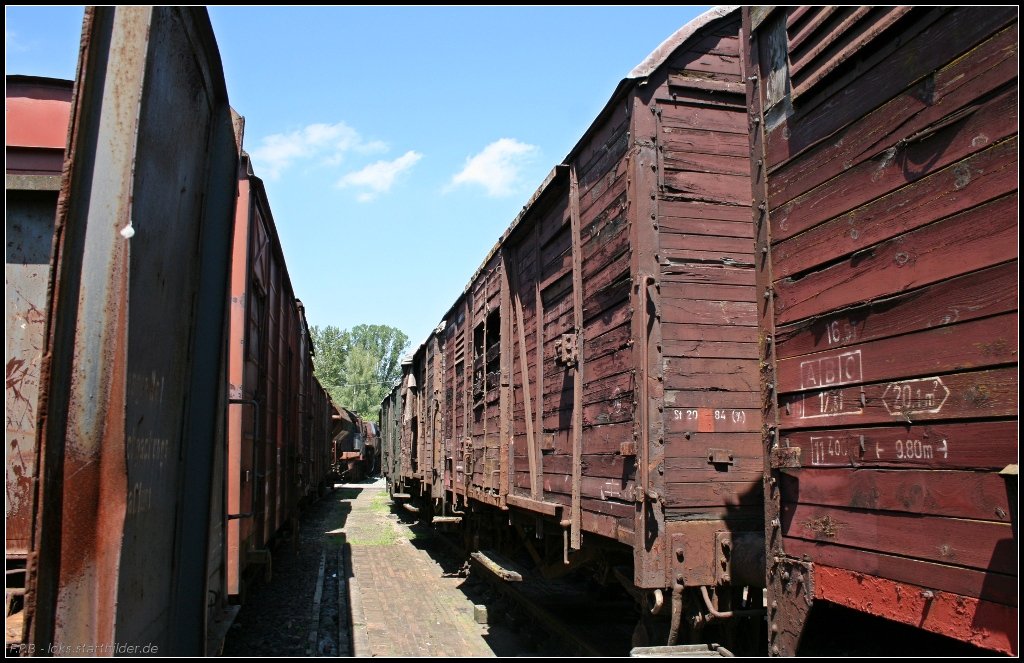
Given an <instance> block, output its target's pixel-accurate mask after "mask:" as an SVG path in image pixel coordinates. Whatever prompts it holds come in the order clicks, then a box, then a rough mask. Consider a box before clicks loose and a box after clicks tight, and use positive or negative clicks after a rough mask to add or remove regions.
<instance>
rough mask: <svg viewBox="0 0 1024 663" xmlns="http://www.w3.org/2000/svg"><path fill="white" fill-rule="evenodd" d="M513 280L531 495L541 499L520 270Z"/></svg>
mask: <svg viewBox="0 0 1024 663" xmlns="http://www.w3.org/2000/svg"><path fill="white" fill-rule="evenodd" d="M511 282H512V285H513V292H512V302H513V306H514V308H515V314H516V331H517V333H518V339H517V340H518V342H519V368H520V371H521V372H522V374H523V407H524V419H525V424H524V427H525V428H526V455H527V457H528V458H529V460H530V497H531V498H533V499H535V500H539V499H541V494H540V486H539V485H538V479H539V478H540V472H539V471H538V469H539V465H538V463H537V461H538V459H537V455H538V454H537V444H536V441H535V440H534V437H533V426H532V425H531V421H530V420H531V419H532V418H533V415H532V409H531V407H530V406H531V398H530V369H529V366H528V365H527V359H526V331H525V325H524V324H523V298H522V297H521V296H520V292H519V290H520V282H519V270H516V271H514V272H512V278H511ZM513 386H514V385H513Z"/></svg>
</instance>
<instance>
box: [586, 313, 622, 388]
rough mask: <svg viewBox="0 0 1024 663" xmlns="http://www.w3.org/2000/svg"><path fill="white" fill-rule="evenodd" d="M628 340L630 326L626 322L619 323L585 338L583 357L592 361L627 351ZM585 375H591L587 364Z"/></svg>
mask: <svg viewBox="0 0 1024 663" xmlns="http://www.w3.org/2000/svg"><path fill="white" fill-rule="evenodd" d="M629 340H630V328H629V325H627V324H623V325H619V326H618V327H615V328H613V329H610V330H608V331H606V332H604V333H602V334H601V335H599V336H596V337H594V338H587V342H586V343H585V344H584V345H583V359H584V360H585V361H587V362H592V361H594V360H596V359H598V358H601V357H604V356H605V355H609V354H612V353H615V352H621V351H627V350H628V348H629ZM587 375H588V376H589V375H593V373H592V372H591V369H590V367H589V366H588V368H587Z"/></svg>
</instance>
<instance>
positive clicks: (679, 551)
mask: <svg viewBox="0 0 1024 663" xmlns="http://www.w3.org/2000/svg"><path fill="white" fill-rule="evenodd" d="M676 559H678V560H679V561H680V562H681V561H683V549H682V548H676Z"/></svg>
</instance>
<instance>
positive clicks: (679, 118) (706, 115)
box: [662, 76, 747, 135]
mask: <svg viewBox="0 0 1024 663" xmlns="http://www.w3.org/2000/svg"><path fill="white" fill-rule="evenodd" d="M738 79H739V76H737V80H738ZM662 127H663V129H662V130H663V131H665V132H666V133H669V132H672V131H674V130H675V129H702V130H704V131H715V132H722V133H733V134H743V135H746V133H747V121H746V113H737V112H736V111H733V110H725V109H717V108H698V107H693V106H678V107H676V108H675V109H674V112H673V113H672V114H671V115H667V116H663V118H662Z"/></svg>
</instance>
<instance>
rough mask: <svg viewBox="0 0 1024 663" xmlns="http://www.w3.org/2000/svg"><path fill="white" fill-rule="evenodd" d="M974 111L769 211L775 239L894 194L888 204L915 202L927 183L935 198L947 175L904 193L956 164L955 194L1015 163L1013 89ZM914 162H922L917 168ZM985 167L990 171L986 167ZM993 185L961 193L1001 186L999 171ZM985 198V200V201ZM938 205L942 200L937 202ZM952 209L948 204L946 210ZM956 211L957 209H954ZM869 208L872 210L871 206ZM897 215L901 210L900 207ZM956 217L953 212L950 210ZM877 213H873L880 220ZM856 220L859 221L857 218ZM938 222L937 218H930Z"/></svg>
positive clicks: (946, 182)
mask: <svg viewBox="0 0 1024 663" xmlns="http://www.w3.org/2000/svg"><path fill="white" fill-rule="evenodd" d="M972 110H973V112H970V113H967V114H965V115H963V116H962V117H959V118H955V119H953V120H951V121H950V124H948V125H945V126H941V127H939V128H938V129H937V130H936V131H935V132H934V133H930V134H929V133H926V134H924V136H923V137H922V138H920V139H918V140H913V141H908V142H906V143H901V144H900V145H898V146H896V147H892V148H890V149H889V150H886V151H884V152H882V153H880V154H877V155H875V156H874V157H872V158H871V159H868V160H865V161H862V162H861V163H860V164H858V165H856V166H853V167H851V168H849V169H847V170H846V171H844V172H843V173H842V175H840V176H838V177H835V178H833V179H831V180H829V181H827V182H825V183H824V184H822V185H821V186H819V187H817V188H815V189H813V190H811V191H809V192H807V193H805V194H803V195H801V196H800V197H798V198H796V199H794V200H792V201H790V202H788V203H786V204H784V205H781V206H777V207H773V209H772V212H771V224H772V237H773V240H774V241H776V242H781V241H782V240H784V239H787V238H789V237H791V236H793V235H795V234H797V233H799V232H802V231H804V230H806V229H808V228H812V227H814V226H816V225H817V224H819V223H822V222H823V221H826V220H828V219H830V218H833V217H836V216H839V215H842V214H847V213H849V212H850V211H852V210H855V209H856V208H858V207H860V206H861V205H866V204H867V203H869V202H870V201H872V200H875V199H877V198H880V197H884V196H892V197H890V198H889V203H890V204H892V203H900V204H901V205H902V204H903V203H902V198H903V197H907V198H910V199H911V201H913V200H915V198H914V195H915V194H918V193H919V192H920V191H921V190H922V188H923V190H924V192H925V195H927V193H928V191H929V189H928V188H927V187H928V186H929V184H930V185H931V186H935V187H937V189H936V190H935V191H934V193H935V194H938V193H940V192H941V191H943V190H945V191H948V190H950V187H949V184H948V182H949V180H950V178H949V177H948V173H947V176H946V177H939V178H935V181H933V182H931V183H928V184H922V185H921V186H919V187H914V188H912V189H908V190H906V191H900V189H902V188H903V187H906V186H907V185H908V184H914V183H917V182H918V181H919V180H921V179H923V178H926V177H928V176H930V175H931V174H932V173H935V172H936V171H939V170H941V169H944V168H947V167H949V166H953V169H952V171H951V172H952V174H953V175H954V177H953V178H952V184H953V186H952V191H954V192H956V191H960V189H963V188H964V187H965V186H967V185H968V184H969V183H970V182H971V180H972V179H974V178H978V177H982V178H983V176H984V175H985V174H986V172H987V169H992V168H1005V167H1006V166H1005V165H1001V164H1000V162H1001V161H1011V160H1012V161H1014V162H1015V161H1016V156H1015V155H1016V150H1017V148H1016V137H1015V136H1014V134H1015V133H1016V126H1017V104H1016V94H1015V92H1014V91H1013V90H1010V91H1007V92H1004V93H1002V94H1000V95H998V96H997V97H995V98H994V99H992V100H990V101H988V102H986V103H985V104H984V105H982V106H981V107H979V108H977V109H972ZM1006 140H1013V141H1014V143H1013V144H1012V145H1002V146H1001V148H1000V149H999V150H998V151H996V152H995V153H994V154H993V155H991V156H990V157H989V160H988V161H985V162H983V163H984V166H985V167H976V168H966V167H959V162H961V161H962V160H964V159H967V158H968V157H970V156H972V155H974V154H976V153H978V152H983V151H986V150H989V149H992V146H999V145H1000V144H1001V143H1004V142H1005V141H1006ZM915 164H924V165H921V166H917V165H915ZM986 167H987V169H986ZM996 175H997V177H996V178H988V179H995V181H994V182H991V183H990V182H988V181H984V182H982V183H981V184H982V186H981V187H980V189H979V188H978V187H972V188H973V191H972V192H965V194H963V195H975V196H977V195H978V193H977V192H978V191H979V190H980V191H981V192H982V193H985V192H986V191H988V187H990V186H992V187H995V188H998V187H999V185H1000V180H999V179H998V173H996ZM893 192H895V193H893ZM983 200H984V199H983ZM936 202H938V201H936ZM947 207H948V206H947ZM953 209H954V211H955V209H956V208H953ZM869 210H870V208H869ZM894 211H895V212H897V213H898V212H900V211H901V210H900V209H899V208H897V209H896V210H894ZM949 213H952V212H949ZM877 214H878V212H877V211H875V212H874V215H876V216H877ZM854 218H856V217H854ZM932 218H937V217H932Z"/></svg>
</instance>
